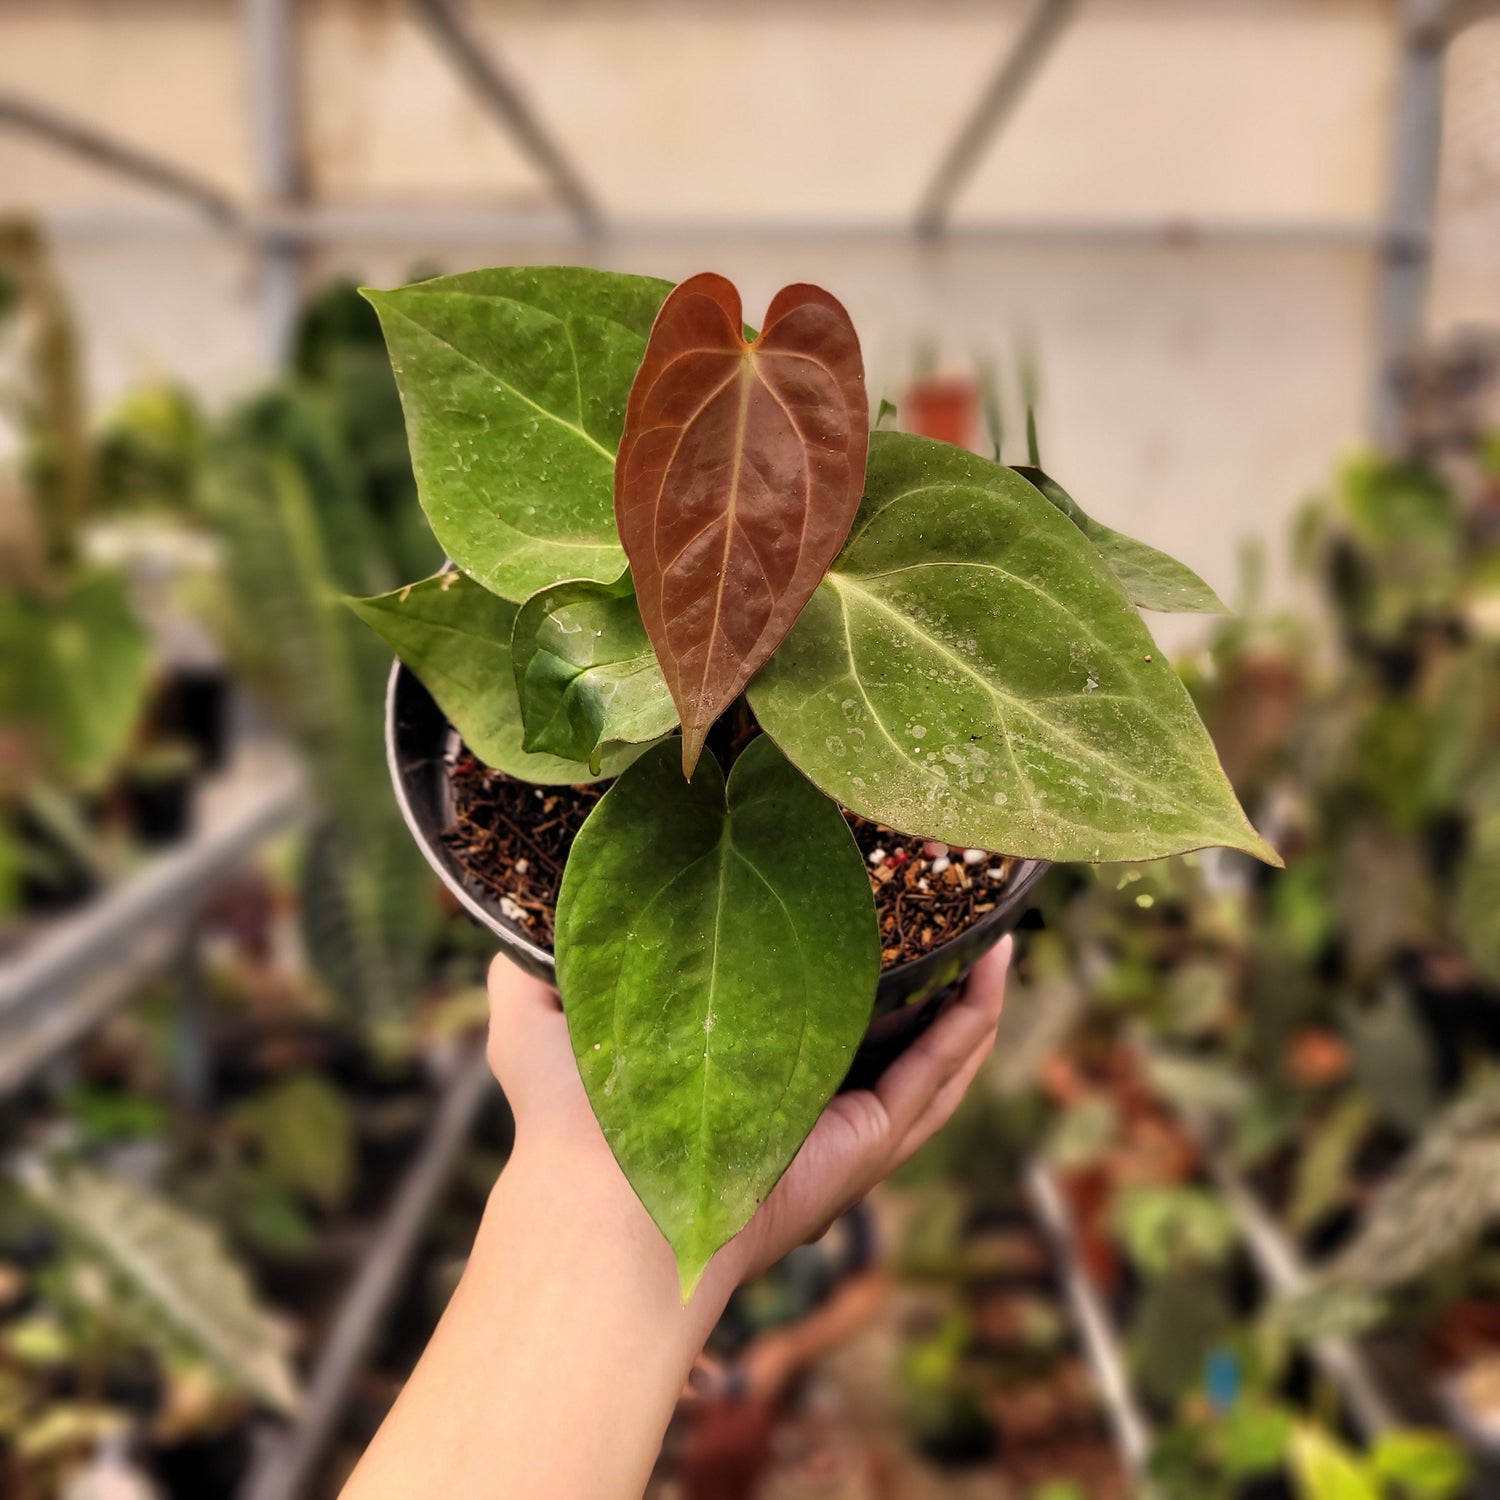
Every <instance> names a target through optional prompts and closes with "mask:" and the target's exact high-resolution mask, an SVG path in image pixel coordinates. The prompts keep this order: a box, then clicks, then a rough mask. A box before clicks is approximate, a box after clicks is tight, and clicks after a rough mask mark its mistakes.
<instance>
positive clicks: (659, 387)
mask: <svg viewBox="0 0 1500 1500" xmlns="http://www.w3.org/2000/svg"><path fill="white" fill-rule="evenodd" d="M740 314H741V308H740V298H739V293H738V292H736V291H735V289H734V287H733V286H732V285H731V284H730V283H729V282H728V281H726V280H725V279H724V278H723V277H722V276H716V275H713V274H712V273H705V274H703V275H700V276H694V277H692V278H691V279H690V280H688V281H685V282H683V283H682V285H681V286H679V287H677V288H676V290H675V291H673V292H672V294H671V296H669V297H668V298H667V300H666V302H665V303H664V304H663V306H662V309H661V312H660V314H659V315H658V316H657V319H656V322H655V324H654V326H653V327H652V330H651V338H650V341H649V343H648V344H647V347H646V353H645V357H644V359H643V360H642V362H641V368H640V372H639V373H638V374H637V376H636V379H635V383H634V385H632V387H631V390H630V403H629V406H628V408H627V411H626V417H625V431H624V435H623V437H622V438H621V440H620V455H619V464H618V467H617V469H616V472H615V518H616V521H617V523H618V526H619V534H620V540H621V542H622V543H623V544H624V548H625V552H626V554H627V555H628V557H629V558H630V565H631V571H632V573H633V575H634V577H635V587H636V593H637V595H638V596H639V599H640V611H641V618H642V620H644V621H645V625H646V632H647V634H648V635H649V636H650V638H651V642H652V644H653V645H654V646H655V647H656V655H657V658H658V659H659V661H660V663H661V668H662V673H663V675H664V676H665V677H666V681H667V686H668V687H669V688H670V689H671V693H672V699H673V701H674V702H675V703H676V705H677V711H678V714H679V716H680V718H681V720H682V764H683V769H684V771H685V772H686V774H687V775H689V776H691V775H692V773H693V767H694V766H695V765H696V763H697V760H698V756H699V753H700V752H701V751H702V748H703V742H704V739H705V737H706V736H707V734H708V731H709V728H710V726H711V725H712V724H713V722H714V720H715V719H717V718H718V716H719V715H720V714H721V713H722V712H723V711H724V710H725V709H726V708H727V707H728V706H729V704H730V703H731V702H733V701H734V699H735V697H736V696H737V695H738V694H739V693H740V692H741V691H742V690H743V688H744V687H745V685H746V683H748V682H749V681H750V679H751V678H752V677H753V676H754V675H755V673H756V672H757V671H758V670H759V669H760V668H761V666H762V665H764V663H765V661H766V659H767V658H768V657H769V656H770V655H771V653H772V652H773V651H774V650H775V649H776V647H777V646H778V645H780V643H781V641H782V640H783V639H784V638H785V636H786V633H787V632H788V631H789V630H790V629H791V628H792V625H793V623H794V622H795V620H796V618H797V616H798V614H800V613H801V611H802V608H803V606H804V605H805V604H806V603H807V601H808V600H809V599H810V598H811V597H812V593H813V590H814V589H816V588H817V586H818V583H819V581H820V580H821V579H822V577H823V574H824V573H825V572H826V571H827V569H828V565H829V563H831V562H832V561H833V559H834V556H835V555H836V554H837V552H838V550H839V548H840V546H842V544H843V541H844V538H845V536H847V534H848V531H849V524H850V522H851V521H852V520H853V517H854V512H855V510H856V508H857V507H858V505H859V494H860V488H861V485H862V483H863V479H864V466H865V447H866V442H867V439H868V436H869V425H870V418H869V408H868V406H867V402H866V396H865V382H864V366H863V363H862V361H861V359H860V352H859V339H858V337H857V336H856V334H855V332H854V327H853V325H852V324H851V323H850V321H849V315H848V314H847V313H846V312H845V311H844V309H843V308H842V307H841V306H840V305H839V303H838V302H836V301H835V300H834V299H833V298H832V297H831V296H829V294H828V293H827V292H825V291H822V290H821V289H819V288H818V287H812V286H789V287H784V288H783V289H782V290H781V291H780V292H778V293H777V294H776V296H775V298H774V299H773V301H772V303H771V306H770V308H769V310H768V312H767V314H766V327H765V329H764V331H763V332H762V333H761V335H760V337H759V338H757V339H756V340H755V341H754V342H753V343H747V342H746V340H745V337H744V334H743V331H742V327H743V325H742V323H741V316H740Z"/></svg>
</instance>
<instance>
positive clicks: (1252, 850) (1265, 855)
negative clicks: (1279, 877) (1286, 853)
mask: <svg viewBox="0 0 1500 1500" xmlns="http://www.w3.org/2000/svg"><path fill="white" fill-rule="evenodd" d="M1245 826H1246V827H1247V828H1250V837H1249V838H1248V839H1247V840H1246V841H1245V842H1244V843H1243V844H1241V845H1240V848H1242V849H1243V850H1244V851H1245V853H1246V854H1253V855H1254V856H1255V858H1256V859H1258V860H1260V862H1261V863H1262V864H1267V865H1270V867H1271V868H1272V869H1273V870H1284V869H1286V860H1284V859H1283V858H1282V857H1281V855H1280V854H1279V853H1278V852H1277V849H1276V847H1275V845H1274V844H1272V843H1270V842H1269V841H1268V840H1267V839H1264V838H1262V837H1261V835H1260V834H1258V833H1257V832H1256V831H1255V829H1254V828H1252V827H1250V825H1249V824H1248V823H1247V824H1246V825H1245Z"/></svg>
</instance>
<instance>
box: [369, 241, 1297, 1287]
mask: <svg viewBox="0 0 1500 1500" xmlns="http://www.w3.org/2000/svg"><path fill="white" fill-rule="evenodd" d="M366 295H367V296H368V297H369V299H370V301H371V302H372V303H373V304H374V306H375V308H376V310H377V312H378V313H379V314H380V317H381V321H382V324H383V326H384V329H385V334H386V340H387V344H388V347H389V349H390V353H391V358H392V364H393V367H394V369H395V372H396V379H397V383H398V385H399V387H400V390H401V396H402V400H403V403H404V407H405V413H406V422H407V432H408V437H409V439H410V442H411V449H412V456H413V462H414V466H415V470H416V476H417V483H418V489H419V493H420V496H421V500H422V503H423V506H424V507H425V509H426V512H427V515H428V518H429V520H430V521H431V523H432V526H433V530H434V532H435V534H436V536H437V540H438V541H439V542H440V543H441V544H442V546H443V547H444V549H445V550H446V552H447V554H448V556H449V558H450V559H451V560H452V563H453V567H452V569H451V570H449V571H446V572H444V573H441V574H439V575H437V576H435V577H432V578H428V579H425V580H423V581H420V582H414V583H412V584H410V585H408V586H407V587H405V588H402V589H398V590H396V591H395V592H393V593H389V594H386V595H383V596H380V597H376V598H369V599H363V600H354V601H351V603H352V605H353V607H354V608H355V609H356V611H357V612H358V613H359V614H360V615H361V616H362V617H363V618H364V619H365V620H366V621H368V622H369V623H370V624H371V625H372V626H373V627H374V628H375V629H376V630H377V631H378V632H379V633H380V634H381V635H382V636H383V637H384V638H385V640H386V641H388V642H389V643H390V645H391V646H392V647H393V648H394V649H395V651H396V653H397V655H398V656H399V658H400V659H401V661H402V662H403V663H404V664H405V667H406V668H408V669H410V673H411V674H415V677H416V678H418V679H420V682H421V686H420V687H419V686H418V685H417V684H416V683H415V682H414V681H413V680H412V678H411V676H410V675H408V674H407V673H403V672H400V671H398V672H397V673H396V674H395V676H394V678H393V689H392V696H391V706H390V708H391V711H390V723H389V726H388V730H389V736H390V749H391V759H392V768H393V772H394V775H395V780H396V784H397V790H398V794H399V796H400V797H401V799H402V802H403V806H404V808H405V809H406V811H407V814H408V821H409V823H410V824H411V825H412V827H413V829H414V831H415V832H416V833H417V835H418V838H419V840H420V841H421V842H422V843H423V845H424V848H425V849H426V852H427V853H428V856H429V858H430V859H431V860H432V862H433V863H434V865H435V867H436V868H437V869H438V870H439V872H440V873H442V874H443V875H444V878H445V879H447V880H448V881H449V882H450V884H451V885H452V886H453V887H454V889H455V890H456V891H458V892H461V893H462V897H463V899H464V900H465V902H466V904H468V905H469V907H470V909H471V910H473V911H476V912H477V913H478V914H480V915H481V916H482V917H483V918H484V919H485V920H486V921H488V922H490V924H491V925H492V926H493V927H494V929H495V931H496V932H497V933H498V934H500V936H501V938H502V941H503V942H504V943H505V944H506V946H507V948H508V949H509V950H510V951H511V952H512V953H513V954H514V955H515V956H516V957H517V958H518V959H519V960H520V961H522V962H523V963H526V964H529V965H530V966H531V967H532V968H533V969H534V970H535V971H536V972H549V971H550V969H551V966H552V964H553V962H554V955H555V964H556V977H557V981H558V984H559V988H560V991H561V994H562V998H563V1005H564V1009H565V1011H566V1012H567V1017H568V1023H569V1029H570V1033H571V1036H572V1039H573V1046H574V1051H575V1053H576V1055H577V1058H578V1062H579V1067H580V1070H581V1072H582V1076H583V1081H584V1085H585V1087H586V1089H587V1091H588V1095H589V1099H590V1102H591V1104H592V1106H593V1108H594V1111H595V1113H596V1115H597V1116H598V1118H599V1121H600V1124H601V1126H602V1128H603V1130H604V1134H605V1136H606V1138H607V1139H608V1141H609V1142H610V1145H611V1148H612V1149H613V1151H614V1152H615V1155H616V1157H617V1158H618V1159H619V1161H620V1164H621V1167H622V1168H623V1170H624V1172H625V1174H626V1176H627V1177H628V1178H629V1180H630V1182H631V1184H632V1186H633V1187H634V1188H635V1190H636V1192H637V1193H638V1194H639V1196H640V1198H641V1200H642V1202H643V1203H644V1204H645V1206H646V1207H647V1209H648V1210H649V1211H650V1212H651V1214H652V1216H653V1217H654V1219H655V1220H656V1222H657V1224H658V1225H659V1226H660V1227H661V1229H662V1231H663V1233H664V1234H665V1235H666V1237H667V1239H668V1240H669V1241H670V1242H671V1245H672V1247H673V1249H674V1251H675V1253H676V1256H677V1261H678V1265H679V1268H680V1271H681V1276H682V1285H683V1290H684V1295H687V1294H689V1293H690V1292H691V1290H692V1288H693V1287H694V1285H695V1284H696V1283H697V1280H698V1278H699V1276H700V1274H701V1272H702V1270H703V1268H704V1267H705V1266H706V1264H707V1263H708V1260H709V1258H710V1257H711V1256H712V1254H713V1253H714V1251H715V1250H716V1249H717V1248H718V1247H719V1246H720V1245H721V1244H723V1243H724V1242H726V1241H727V1240H728V1239H729V1238H730V1237H732V1236H733V1235H734V1234H735V1233H736V1232H737V1231H738V1230H739V1229H740V1228H741V1227H742V1226H743V1225H744V1224H745V1223H746V1222H747V1221H748V1219H749V1218H750V1216H751V1215H752V1214H753V1213H754V1211H755V1208H756V1206H757V1205H758V1204H759V1203H760V1202H761V1200H762V1199H763V1198H764V1197H765V1196H766V1194H767V1193H768V1192H769V1191H770V1189H771V1187H772V1186H773V1185H774V1184H775V1182H776V1180H777V1178H778V1177H779V1176H780V1175H781V1173H782V1172H783V1171H784V1169H785V1168H786V1166H787V1164H788V1162H789V1161H790V1160H791V1158H792V1156H793V1155H794V1154H795V1152H796V1150H797V1148H798V1146H799V1145H800V1144H801V1142H802V1140H803V1139H804V1137H805V1136H806V1134H807V1132H808V1131H809V1130H810V1129H811V1127H812V1125H813V1123H814V1122H815V1121H816V1119H817V1117H818V1114H819V1113H820V1111H821V1110H822V1109H823V1107H824V1105H825V1104H826V1103H827V1101H828V1099H829V1098H830V1097H831V1095H832V1094H833V1093H834V1091H835V1090H836V1089H837V1088H838V1087H839V1085H840V1083H841V1081H842V1080H843V1079H844V1078H845V1076H846V1074H847V1073H848V1071H849V1068H850V1064H851V1062H852V1061H853V1059H854V1057H855V1054H856V1050H857V1049H858V1048H859V1046H860V1043H861V1041H862V1040H863V1039H864V1038H865V1035H866V1032H867V1030H868V1029H870V1028H871V1026H872V1011H876V1010H879V1011H885V1010H891V1011H899V1012H900V1013H901V1014H900V1015H898V1016H897V1017H896V1019H897V1021H898V1022H899V1021H901V1020H903V1019H905V1018H906V1017H909V1016H910V1015H913V1014H920V1013H922V1011H923V1007H924V1006H925V1005H926V1004H927V1003H928V1002H930V1001H931V1000H932V998H933V996H934V995H936V994H938V993H939V992H941V991H942V990H943V989H944V988H945V987H946V986H949V985H951V984H952V982H953V981H954V980H955V979H956V978H957V977H958V975H959V973H960V972H961V971H962V969H963V968H964V967H965V966H966V965H967V964H968V963H971V962H972V961H973V959H974V958H975V957H976V956H977V953H978V951H980V950H981V949H982V948H983V947H986V946H988V945H989V944H990V943H993V942H994V941H996V940H997V939H998V938H999V936H1000V933H1001V932H1002V931H1003V930H1004V928H1005V926H1006V925H1008V924H1009V923H1010V922H1013V920H1014V918H1015V915H1016V912H1015V904H1014V903H1015V898H1016V891H1017V889H1018V888H1019V887H1021V886H1023V885H1024V884H1025V883H1026V882H1027V881H1028V880H1030V879H1033V878H1034V877H1035V874H1036V873H1037V872H1038V870H1039V869H1040V868H1041V866H1042V864H1043V863H1045V862H1047V861H1056V860H1088V861H1093V860H1132V859H1146V858H1152V857H1156V856H1160V855H1164V854H1168V853H1172V852H1175V851H1180V850H1186V849H1195V848H1200V847H1204V846H1209V845H1226V846H1230V847H1233V848H1237V849H1241V850H1244V851H1246V852H1248V853H1250V854H1253V855H1255V856H1257V857H1259V858H1262V859H1265V860H1268V861H1271V862H1278V860H1277V856H1276V854H1275V852H1274V851H1273V850H1272V849H1271V848H1270V846H1269V845H1267V844H1266V843H1265V842H1264V840H1262V839H1261V838H1260V837H1259V836H1258V835H1257V834H1256V833H1255V831H1254V830H1253V829H1252V828H1251V827H1250V825H1249V824H1248V822H1247V821H1246V819H1245V817H1244V814H1243V813H1242V812H1241V810H1240V808H1239V805H1238V803H1237V802H1236V801H1235V798H1234V794H1233V792H1232V791H1231V790H1230V787H1229V785H1228V783H1227V782H1226V780H1225V779H1224V776H1223V774H1222V772H1221V771H1220V769H1219V765H1218V762H1217V760H1216V759H1215V756H1214V751H1213V747H1212V744H1211V743H1210V741H1209V738H1208V735H1207V733H1206V732H1205V730H1204V728H1203V726H1202V724H1201V722H1200V721H1199V719H1198V717H1197V715H1196V713H1195V712H1194V710H1193V707H1192V704H1191V702H1190V700H1189V699H1188V697H1187V694H1186V693H1185V691H1184V690H1183V688H1182V686H1181V684H1180V683H1179V682H1178V680H1177V678H1176V676H1175V675H1174V674H1173V671H1172V669H1171V667H1170V666H1169V664H1168V663H1167V661H1166V660H1165V659H1164V657H1163V656H1162V654H1161V652H1160V651H1159V650H1158V649H1157V648H1156V647H1155V645H1154V644H1153V642H1152V640H1151V637H1150V635H1149V633H1148V632H1147V630H1146V628H1145V626H1144V625H1143V623H1142V622H1141V620H1140V618H1139V616H1138V615H1137V613H1136V610H1135V608H1134V606H1133V602H1132V601H1133V600H1136V601H1138V600H1139V599H1140V598H1141V597H1142V595H1143V594H1144V595H1149V596H1150V601H1149V602H1151V603H1152V604H1153V605H1155V606H1156V607H1161V605H1162V604H1163V603H1166V604H1169V605H1175V607H1179V608H1184V607H1185V608H1198V609H1203V608H1213V607H1215V604H1216V601H1214V600H1213V596H1212V594H1211V592H1210V591H1208V590H1207V589H1206V587H1205V586H1204V585H1203V584H1202V583H1201V582H1200V581H1199V580H1197V579H1196V578H1195V577H1194V575H1192V574H1191V573H1190V572H1189V571H1188V570H1187V569H1185V568H1183V567H1182V566H1181V565H1180V564H1177V563H1174V562H1172V561H1171V560H1170V559H1167V558H1165V557H1163V556H1162V554H1160V553H1157V552H1155V551H1154V550H1153V549H1151V548H1148V547H1144V546H1142V545H1141V544H1139V543H1134V542H1131V541H1129V540H1128V539H1127V538H1124V537H1121V536H1119V535H1118V534H1117V533H1114V532H1110V531H1108V530H1107V529H1106V528H1103V527H1101V526H1098V525H1097V524H1096V523H1094V522H1092V521H1090V520H1089V518H1088V517H1087V516H1085V515H1084V514H1083V512H1082V511H1081V510H1079V508H1078V507H1077V506H1076V504H1074V502H1073V501H1072V500H1071V499H1070V498H1069V497H1068V496H1067V495H1066V494H1065V493H1064V492H1063V491H1062V490H1061V489H1060V488H1059V487H1057V486H1056V485H1055V484H1053V482H1052V481H1051V480H1049V479H1047V478H1046V476H1045V475H1042V474H1041V472H1040V470H1037V469H1031V470H1028V474H1029V475H1030V477H1029V478H1028V477H1027V476H1026V475H1023V474H1020V473H1017V472H1016V471H1015V470H1012V469H1010V468H1007V467H1005V466H1004V465H1002V464H1000V463H997V462H991V461H989V460H986V459H982V458H979V457H977V456H975V455H974V454H972V453H968V452H965V451H963V450H960V449H957V448H953V447H950V446H947V445H945V444H943V443H939V442H934V441H932V440H929V439H924V438H920V437H916V436H912V435H909V434H903V433H890V432H875V433H873V434H871V433H870V431H869V413H868V405H867V396H866V392H865V384H864V375H863V368H862V363H861V356H860V349H859V341H858V338H857V336H856V334H855V331H854V329H853V327H852V325H851V323H850V320H849V318H848V315H847V314H846V313H845V311H844V309H843V308H842V307H841V306H840V305H839V303H838V302H837V301H835V299H834V298H833V297H831V296H830V295H829V294H828V293H827V292H825V291H822V290H820V289H819V288H816V287H811V286H802V285H798V286H790V287H786V288H784V289H783V290H782V291H781V292H779V293H778V294H777V295H776V297H775V298H774V299H773V300H772V302H771V305H770V308H769V309H768V312H767V315H766V323H765V327H764V329H763V330H762V332H761V333H760V334H759V336H758V337H757V336H752V335H751V334H749V333H748V331H747V330H746V329H745V328H744V326H743V324H742V321H741V307H740V300H739V296H738V294H737V292H736V291H735V289H734V287H733V286H732V285H731V284H730V283H729V282H727V281H726V280H724V278H722V277H720V276H716V275H712V274H705V275H699V276H694V277H693V278H691V279H690V280H688V281H685V282H683V283H682V284H681V285H679V286H677V287H675V288H674V287H672V286H671V285H670V284H669V283H667V282H664V281H657V280H654V279H651V278H647V277H641V276H627V275H619V274H614V273H608V272H601V271H593V270H587V269H582V268H576V267H560V268H537V267H517V268H501V269H495V270H487V271H478V272H471V273H467V274H464V275H459V276H451V277H444V278H439V279H436V280H432V281H427V282H423V283H419V284H416V285H413V286H409V287H406V288H403V289H401V290H398V291H391V292H377V291H371V292H367V293H366ZM1033 480H1035V481H1036V482H1035V483H1034V482H1032V481H1033ZM1039 485H1040V486H1041V487H1039ZM1163 580H1166V581H1167V582H1166V586H1163ZM429 695H430V697H429ZM459 741H461V745H460V744H459ZM606 782H608V783H610V784H609V785H608V789H607V790H603V792H602V795H600V791H601V786H602V784H603V783H606ZM450 825H451V826H450ZM445 828H447V829H448V832H447V834H446V836H445V833H444V830H445ZM950 846H951V850H950ZM951 851H962V852H958V853H954V852H951ZM987 851H998V853H997V854H993V855H992V854H990V853H989V852H987ZM1001 856H1004V857H1003V858H1002V857H1001ZM892 866H893V867H894V868H889V869H888V867H892ZM913 866H915V870H914V869H913ZM554 893H555V896H554ZM951 894H956V897H957V899H956V900H949V899H948V898H949V896H950V895H951ZM1008 900H1009V901H1010V905H1007V901H1008ZM898 906H899V908H900V910H899V912H898V911H897V910H896V908H897V907H898ZM877 911H878V912H879V915H877ZM938 918H941V919H942V920H941V924H940V923H939V921H938ZM882 970H884V971H885V976H884V978H882ZM877 995H878V996H879V998H878V999H877ZM874 1024H875V1026H876V1027H877V1029H878V1028H879V1027H880V1026H881V1025H882V1022H881V1021H880V1020H877V1021H875V1023H874Z"/></svg>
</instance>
